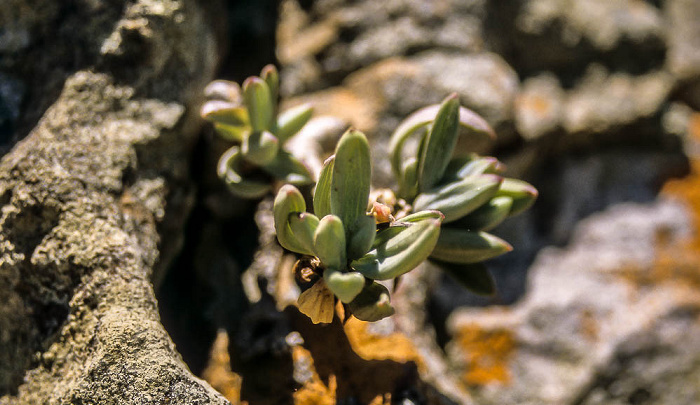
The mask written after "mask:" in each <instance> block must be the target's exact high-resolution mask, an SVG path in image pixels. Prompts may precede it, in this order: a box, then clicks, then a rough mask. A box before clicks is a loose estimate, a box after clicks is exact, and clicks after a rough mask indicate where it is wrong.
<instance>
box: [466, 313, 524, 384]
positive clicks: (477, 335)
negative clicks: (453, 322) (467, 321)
mask: <svg viewBox="0 0 700 405" xmlns="http://www.w3.org/2000/svg"><path fill="white" fill-rule="evenodd" d="M455 341H456V342H457V344H458V345H459V347H460V348H461V351H462V352H463V353H464V355H465V358H464V360H465V371H464V374H463V375H462V379H463V380H464V382H465V383H466V384H468V385H487V384H493V383H500V384H508V383H509V382H510V380H511V375H510V370H509V368H508V363H509V362H510V358H511V356H512V355H513V352H514V350H515V338H514V337H513V333H512V332H511V331H509V330H506V329H493V330H486V329H483V328H481V327H480V326H478V325H475V324H474V325H467V326H464V327H462V328H460V329H459V330H458V331H457V334H456V336H455Z"/></svg>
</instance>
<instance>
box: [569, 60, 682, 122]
mask: <svg viewBox="0 0 700 405" xmlns="http://www.w3.org/2000/svg"><path fill="white" fill-rule="evenodd" d="M673 85H674V79H673V77H672V76H671V75H669V74H668V73H666V72H663V71H658V72H651V73H647V74H645V75H642V76H631V75H628V74H625V73H611V74H609V73H608V72H607V71H606V70H605V68H602V67H600V66H591V67H590V68H589V69H588V72H587V73H586V76H585V77H584V78H583V79H582V81H581V83H580V84H578V85H577V86H576V88H574V89H573V90H572V91H571V92H570V93H569V94H568V97H567V99H566V106H565V108H564V123H563V125H564V128H565V129H566V131H567V132H569V133H604V132H611V131H613V130H615V129H617V128H619V127H621V126H625V125H630V124H632V123H635V122H636V121H638V120H640V119H643V118H648V117H651V116H652V115H654V114H655V113H657V112H658V111H659V109H660V108H661V106H662V104H663V103H664V101H665V100H666V99H667V97H668V96H669V94H670V92H671V90H672V89H673ZM601 94H605V97H601V96H600V95H601Z"/></svg>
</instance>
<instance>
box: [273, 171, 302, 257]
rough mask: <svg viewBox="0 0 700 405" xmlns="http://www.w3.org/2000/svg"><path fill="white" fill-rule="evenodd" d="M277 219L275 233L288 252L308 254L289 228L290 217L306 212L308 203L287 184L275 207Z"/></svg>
mask: <svg viewBox="0 0 700 405" xmlns="http://www.w3.org/2000/svg"><path fill="white" fill-rule="evenodd" d="M272 210H273V214H274V219H275V231H276V232H277V240H278V241H279V243H280V245H282V247H283V248H285V249H287V250H291V251H292V252H297V253H301V254H308V250H307V249H306V248H305V247H304V245H302V244H301V242H300V241H298V240H297V239H296V238H295V237H294V233H293V232H292V228H291V227H290V226H289V216H290V215H291V214H293V213H301V212H305V211H306V202H304V197H303V196H302V195H301V193H300V192H299V190H297V188H296V187H294V186H292V185H290V184H286V185H284V186H282V188H280V190H279V192H277V196H276V197H275V202H274V205H273V208H272Z"/></svg>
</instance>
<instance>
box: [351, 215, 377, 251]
mask: <svg viewBox="0 0 700 405" xmlns="http://www.w3.org/2000/svg"><path fill="white" fill-rule="evenodd" d="M348 233H349V234H350V240H349V241H348V259H349V260H355V259H357V258H360V257H362V256H363V255H364V254H365V253H367V252H368V251H369V250H370V248H372V243H374V237H375V235H376V234H377V222H376V221H375V219H374V216H371V215H363V216H361V217H358V218H357V220H356V221H355V223H354V224H353V225H352V226H350V231H349V232H348Z"/></svg>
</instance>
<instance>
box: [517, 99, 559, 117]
mask: <svg viewBox="0 0 700 405" xmlns="http://www.w3.org/2000/svg"><path fill="white" fill-rule="evenodd" d="M516 102H517V103H518V104H519V105H521V106H523V107H524V108H526V109H529V110H532V111H534V112H535V113H536V114H537V115H539V116H541V117H543V116H545V115H547V114H549V113H550V112H551V110H552V105H551V103H550V102H549V100H547V99H546V98H544V97H541V96H536V95H533V96H521V97H519V98H518V99H517V101H516Z"/></svg>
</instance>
